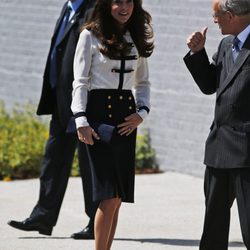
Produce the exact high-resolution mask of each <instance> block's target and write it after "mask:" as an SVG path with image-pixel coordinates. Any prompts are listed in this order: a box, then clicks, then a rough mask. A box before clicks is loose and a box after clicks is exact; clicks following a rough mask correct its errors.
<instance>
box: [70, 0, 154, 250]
mask: <svg viewBox="0 0 250 250" xmlns="http://www.w3.org/2000/svg"><path fill="white" fill-rule="evenodd" d="M150 22H151V16H150V14H149V13H148V12H146V11H145V10H144V9H143V8H142V1H141V0H98V1H97V3H96V6H95V8H94V12H93V15H92V18H91V20H90V21H89V23H88V24H87V25H85V26H84V27H83V30H82V32H81V35H80V38H79V41H78V45H77V49H76V53H75V59H74V82H73V101H72V106H71V107H72V111H73V113H74V115H75V118H76V119H75V120H76V126H77V133H78V138H79V140H80V141H82V142H83V143H85V144H86V147H87V150H88V159H89V162H90V165H91V173H92V184H93V200H94V201H99V202H100V205H99V207H98V210H97V212H96V216H95V241H96V250H109V249H110V248H111V244H112V241H113V238H114V234H115V230H116V225H117V220H118V213H119V208H120V205H121V202H131V203H132V202H134V165H135V142H136V129H137V127H138V125H139V124H140V123H142V121H143V120H144V119H145V117H146V116H147V114H148V113H149V108H150V105H149V94H150V89H149V86H150V83H149V80H148V67H147V59H146V58H147V57H149V56H150V55H151V54H152V52H153V48H154V45H153V40H152V38H153V31H152V27H151V24H150ZM132 89H134V95H133V93H132ZM134 96H135V98H134Z"/></svg>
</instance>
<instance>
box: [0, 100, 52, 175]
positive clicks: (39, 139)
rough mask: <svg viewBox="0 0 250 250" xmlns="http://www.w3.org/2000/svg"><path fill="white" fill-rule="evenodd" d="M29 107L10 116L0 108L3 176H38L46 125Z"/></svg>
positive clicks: (0, 150)
mask: <svg viewBox="0 0 250 250" xmlns="http://www.w3.org/2000/svg"><path fill="white" fill-rule="evenodd" d="M34 114H35V112H34V109H33V108H31V107H30V106H27V107H25V108H24V109H22V110H17V109H14V110H13V112H11V114H8V113H7V111H6V110H5V108H4V105H3V104H1V105H0V176H1V177H2V178H3V177H12V178H28V177H34V176H38V175H39V170H40V162H41V158H42V155H43V150H44V143H45V141H46V139H47V138H48V131H47V125H45V124H44V123H42V122H41V120H39V119H38V118H37V117H35V116H34Z"/></svg>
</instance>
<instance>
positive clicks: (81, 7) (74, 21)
mask: <svg viewBox="0 0 250 250" xmlns="http://www.w3.org/2000/svg"><path fill="white" fill-rule="evenodd" d="M87 2H88V1H87V0H85V1H84V2H83V4H82V5H81V6H80V7H79V8H78V10H77V12H76V13H75V15H74V16H73V17H72V18H71V19H70V21H69V23H68V24H67V26H66V28H65V30H64V33H63V35H62V37H61V39H60V41H58V44H60V43H61V42H62V41H63V39H64V38H65V37H66V36H67V34H68V33H69V31H70V30H71V28H72V26H74V24H75V23H76V22H77V20H78V18H79V15H80V13H81V11H82V10H83V8H85V7H86V5H87ZM64 13H65V11H64Z"/></svg>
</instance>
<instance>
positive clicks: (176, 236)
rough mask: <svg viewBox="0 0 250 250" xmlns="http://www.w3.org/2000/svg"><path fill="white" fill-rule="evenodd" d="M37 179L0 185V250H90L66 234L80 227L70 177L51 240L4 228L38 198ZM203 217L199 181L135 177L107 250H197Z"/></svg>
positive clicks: (236, 239)
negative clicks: (132, 192)
mask: <svg viewBox="0 0 250 250" xmlns="http://www.w3.org/2000/svg"><path fill="white" fill-rule="evenodd" d="M38 190H39V181H38V180H37V179H33V180H24V181H12V182H2V181H0V250H54V249H62V250H66V249H67V250H80V249H84V250H93V249H94V241H93V240H88V241H83V240H73V239H71V238H70V235H71V234H72V233H73V232H77V231H79V230H81V229H82V228H83V226H85V225H86V223H87V221H88V219H87V217H86V215H85V214H84V212H83V209H84V204H83V196H82V187H81V180H80V178H70V181H69V185H68V189H67V192H66V196H65V198H64V202H63V205H62V209H61V213H60V216H59V219H58V223H57V226H56V227H55V228H54V231H53V234H52V236H51V237H49V236H48V237H46V236H43V235H40V234H38V233H36V232H23V231H19V230H16V229H14V228H11V227H10V226H8V225H7V224H6V223H7V221H8V220H10V219H16V220H23V219H25V218H26V217H27V216H28V215H29V213H30V212H31V209H32V208H33V206H34V205H35V202H36V200H37V198H38ZM203 215H204V197H203V180H202V178H199V177H193V176H189V175H184V174H180V173H174V172H165V173H161V174H152V175H137V176H136V194H135V204H125V203H124V204H123V205H122V208H121V210H120V220H119V223H118V227H117V232H116V235H115V240H114V243H113V247H112V249H113V250H142V249H143V250H163V249H164V250H194V249H198V244H199V239H200V235H201V231H202V225H203ZM229 249H230V250H243V249H245V247H244V245H243V244H242V239H241V234H240V228H239V221H238V216H237V210H236V205H235V204H234V206H233V208H232V221H231V229H230V247H229Z"/></svg>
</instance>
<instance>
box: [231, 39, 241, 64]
mask: <svg viewBox="0 0 250 250" xmlns="http://www.w3.org/2000/svg"><path fill="white" fill-rule="evenodd" d="M239 42H240V40H239V39H238V37H237V36H236V37H235V38H234V40H233V45H232V53H233V59H234V61H235V60H236V58H237V56H238V54H239V52H240V47H239Z"/></svg>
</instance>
